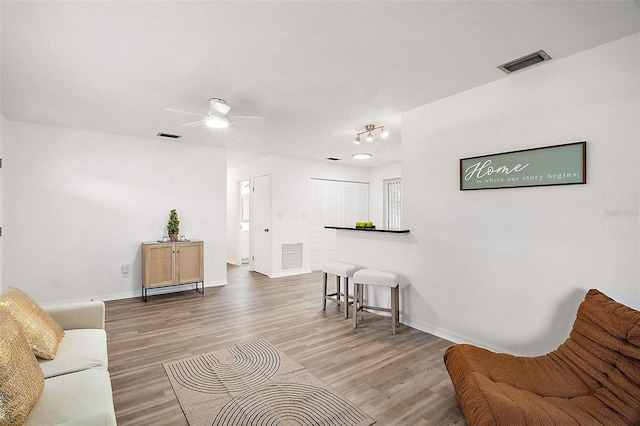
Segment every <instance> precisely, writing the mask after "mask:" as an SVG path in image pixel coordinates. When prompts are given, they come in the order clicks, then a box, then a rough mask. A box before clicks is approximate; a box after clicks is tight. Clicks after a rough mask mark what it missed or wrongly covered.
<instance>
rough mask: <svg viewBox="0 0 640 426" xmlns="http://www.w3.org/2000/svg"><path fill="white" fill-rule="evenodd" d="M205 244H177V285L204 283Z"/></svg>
mask: <svg viewBox="0 0 640 426" xmlns="http://www.w3.org/2000/svg"><path fill="white" fill-rule="evenodd" d="M203 254H204V250H203V243H202V241H200V242H197V243H176V274H177V275H176V284H186V283H195V282H203V281H204V262H203V257H204V256H203Z"/></svg>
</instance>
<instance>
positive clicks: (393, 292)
mask: <svg viewBox="0 0 640 426" xmlns="http://www.w3.org/2000/svg"><path fill="white" fill-rule="evenodd" d="M397 305H398V287H397V286H396V287H391V334H396V316H397V313H398V311H397Z"/></svg>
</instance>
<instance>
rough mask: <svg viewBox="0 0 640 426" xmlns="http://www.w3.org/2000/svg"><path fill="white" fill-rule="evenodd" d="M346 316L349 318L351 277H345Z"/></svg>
mask: <svg viewBox="0 0 640 426" xmlns="http://www.w3.org/2000/svg"><path fill="white" fill-rule="evenodd" d="M344 317H345V318H349V277H344Z"/></svg>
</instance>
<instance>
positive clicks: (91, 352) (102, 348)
mask: <svg viewBox="0 0 640 426" xmlns="http://www.w3.org/2000/svg"><path fill="white" fill-rule="evenodd" d="M38 363H39V364H40V367H42V371H43V373H44V377H45V378H49V377H54V376H59V375H61V374H68V373H73V372H76V371H82V370H86V369H89V368H93V367H101V368H104V369H105V370H106V369H107V335H106V332H105V331H104V330H101V329H76V330H65V335H64V337H63V338H62V340H61V341H60V345H58V353H57V354H56V358H55V359H52V360H44V359H39V360H38Z"/></svg>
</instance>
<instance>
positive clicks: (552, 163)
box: [460, 142, 587, 191]
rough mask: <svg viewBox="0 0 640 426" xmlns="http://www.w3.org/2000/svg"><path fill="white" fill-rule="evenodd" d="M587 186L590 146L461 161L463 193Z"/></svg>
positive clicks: (531, 151) (485, 156)
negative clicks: (558, 186)
mask: <svg viewBox="0 0 640 426" xmlns="http://www.w3.org/2000/svg"><path fill="white" fill-rule="evenodd" d="M584 183H587V143H586V142H575V143H569V144H564V145H554V146H545V147H542V148H532V149H524V150H521V151H511V152H503V153H500V154H492V155H481V156H479V157H469V158H462V159H461V160H460V190H461V191H469V190H476V189H498V188H522V187H525V186H550V185H577V184H584Z"/></svg>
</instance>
